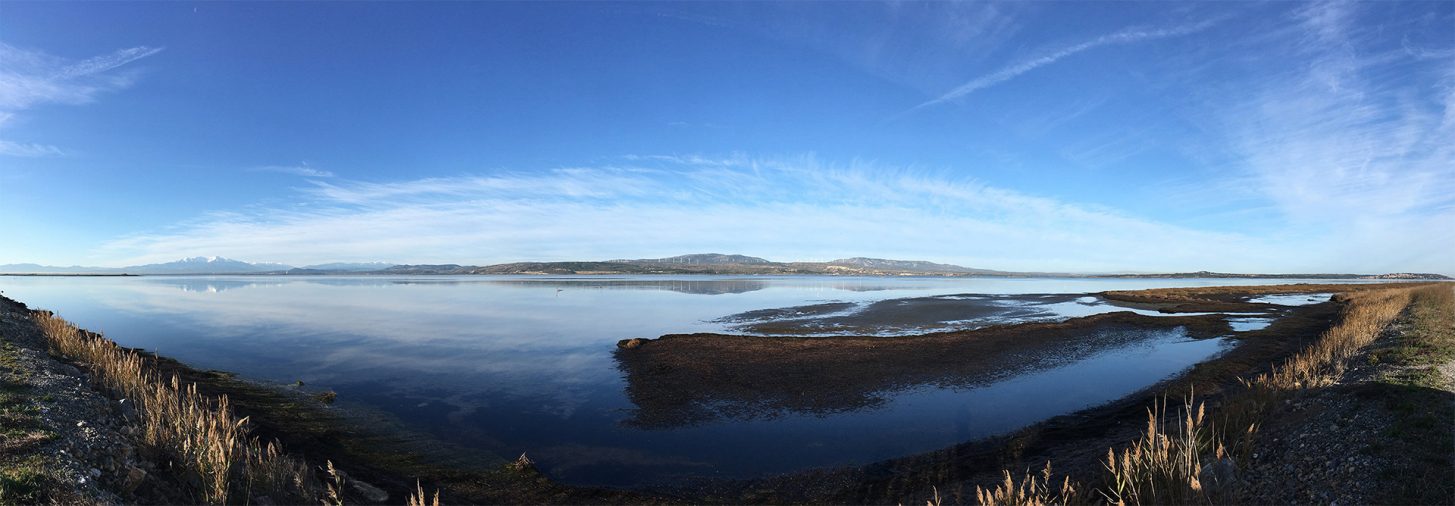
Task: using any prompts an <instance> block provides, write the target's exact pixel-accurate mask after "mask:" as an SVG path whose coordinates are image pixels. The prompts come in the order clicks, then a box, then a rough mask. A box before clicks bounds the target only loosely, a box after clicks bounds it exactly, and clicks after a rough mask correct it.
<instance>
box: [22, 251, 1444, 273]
mask: <svg viewBox="0 0 1455 506" xmlns="http://www.w3.org/2000/svg"><path fill="white" fill-rule="evenodd" d="M0 273H8V274H90V275H101V274H111V275H116V274H135V275H166V274H171V275H199V274H287V275H329V274H395V275H401V274H402V275H440V274H457V275H458V274H554V275H593V274H778V275H792V274H818V275H837V276H983V277H1093V278H1239V279H1242V278H1255V279H1289V278H1299V279H1451V278H1449V277H1447V276H1444V275H1440V274H1422V273H1394V274H1375V275H1366V274H1230V273H1218V272H1208V271H1198V272H1187V273H1172V274H1067V273H1050V272H1008V271H996V270H989V269H974V268H970V267H962V266H959V265H951V264H941V263H934V262H926V261H921V260H889V259H883V258H864V257H854V258H842V259H838V260H833V261H829V262H774V261H772V260H767V259H764V258H759V257H752V256H746V255H724V254H719V253H699V254H693V255H680V256H675V257H667V258H643V259H635V260H608V261H586V262H515V263H506V264H496V265H487V266H483V267H482V266H473V265H458V264H433V265H423V264H422V265H395V264H388V263H382V262H371V263H326V264H316V265H307V266H303V267H293V266H290V265H284V264H276V263H249V262H243V261H239V260H232V259H227V258H222V257H192V258H184V259H181V260H178V261H175V262H167V263H159V264H146V265H136V266H131V267H121V268H105V267H81V266H71V267H53V266H45V265H38V264H10V265H0Z"/></svg>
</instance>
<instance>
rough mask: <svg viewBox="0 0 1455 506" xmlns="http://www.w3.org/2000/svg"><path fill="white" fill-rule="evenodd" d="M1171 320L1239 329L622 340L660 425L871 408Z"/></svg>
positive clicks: (1082, 324) (1213, 318)
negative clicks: (901, 394) (890, 396)
mask: <svg viewBox="0 0 1455 506" xmlns="http://www.w3.org/2000/svg"><path fill="white" fill-rule="evenodd" d="M1171 329H1183V330H1184V331H1185V332H1186V334H1187V335H1188V336H1189V337H1192V338H1195V339H1206V338H1211V337H1217V336H1225V335H1229V334H1231V333H1232V331H1231V328H1230V327H1229V326H1228V324H1227V323H1226V322H1225V321H1223V319H1222V317H1221V316H1217V315H1202V316H1169V317H1154V316H1143V315H1138V314H1134V313H1129V312H1118V313H1107V314H1100V315H1094V316H1088V317H1083V318H1074V319H1070V320H1067V321H1064V322H1055V323H1023V324H1018V325H1005V326H993V327H987V328H982V329H976V330H968V331H956V332H938V333H931V334H922V335H916V336H905V337H876V336H838V337H791V338H784V337H765V336H741V335H728V334H677V335H666V336H662V337H660V338H658V339H637V340H628V341H626V342H623V343H622V344H621V345H620V346H619V348H618V350H617V352H616V359H617V362H618V364H619V368H620V369H621V370H622V372H623V373H624V374H626V378H627V394H628V397H629V398H630V399H631V400H632V402H633V403H634V404H635V405H636V406H637V410H636V412H635V414H634V416H633V417H632V419H630V420H629V422H628V423H630V424H632V425H634V426H638V427H644V428H664V427H677V426H684V425H693V424H697V423H701V422H706V421H711V420H717V419H737V420H742V419H754V418H772V417H774V416H776V415H779V414H783V413H786V412H794V413H808V414H819V415H822V414H828V413H835V412H843V411H851V410H856V409H863V408H869V407H873V406H876V405H879V404H882V403H883V402H884V401H885V398H884V395H883V394H886V393H889V392H893V391H896V390H899V389H903V388H909V387H914V386H918V385H933V386H939V387H955V388H966V387H971V386H976V385H984V384H988V383H991V382H993V381H996V380H999V379H1004V378H1008V377H1011V376H1015V375H1017V374H1020V373H1023V372H1027V371H1031V370H1038V369H1045V368H1049V367H1052V366H1055V365H1059V364H1064V363H1067V362H1070V361H1073V360H1076V359H1078V358H1082V357H1085V356H1087V355H1089V354H1091V353H1094V352H1095V351H1097V350H1100V349H1104V348H1106V347H1110V346H1115V345H1118V344H1125V343H1128V342H1133V341H1136V340H1139V339H1145V338H1148V337H1149V336H1151V335H1155V334H1154V333H1151V332H1148V331H1157V330H1171ZM1008 364H1013V365H1009V366H1008Z"/></svg>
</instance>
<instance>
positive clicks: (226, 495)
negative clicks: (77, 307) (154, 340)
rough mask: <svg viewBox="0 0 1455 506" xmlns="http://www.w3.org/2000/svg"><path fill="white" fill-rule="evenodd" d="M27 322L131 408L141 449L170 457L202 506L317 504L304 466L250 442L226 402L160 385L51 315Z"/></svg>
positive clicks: (123, 352) (123, 353)
mask: <svg viewBox="0 0 1455 506" xmlns="http://www.w3.org/2000/svg"><path fill="white" fill-rule="evenodd" d="M34 319H35V321H36V323H37V324H38V325H39V326H40V328H41V331H42V333H43V334H44V335H45V337H46V341H47V343H48V346H49V347H50V351H51V353H52V354H54V355H57V356H62V357H66V358H68V359H70V360H72V361H73V362H75V363H77V364H80V365H82V366H83V367H85V368H86V369H88V370H89V371H90V372H91V374H92V376H93V378H94V381H95V382H96V383H98V384H99V385H100V386H103V387H105V388H106V389H109V390H111V391H112V393H114V394H115V395H117V396H120V397H124V398H129V399H134V400H136V402H137V414H138V416H139V418H140V426H141V429H142V442H143V443H144V444H145V445H147V446H148V447H150V448H153V449H156V450H158V451H160V452H161V453H164V454H166V455H167V456H169V457H170V458H171V459H172V463H173V465H174V466H176V468H177V469H178V470H179V471H181V472H182V474H183V476H184V480H185V481H186V482H188V483H189V484H190V485H192V486H193V487H194V488H195V489H196V493H197V494H198V496H200V497H199V498H200V500H201V501H202V502H206V503H211V504H223V503H227V502H229V499H230V498H241V499H243V500H244V501H246V500H250V499H251V498H252V497H254V496H255V495H259V494H263V495H268V496H270V497H273V498H274V499H276V500H281V501H287V502H297V501H300V500H307V501H312V500H314V498H317V497H318V496H319V495H318V481H317V479H316V478H315V477H314V476H313V474H312V472H311V471H310V470H309V468H308V466H307V465H306V464H305V463H304V462H303V461H301V460H299V459H297V458H295V457H292V456H289V455H287V454H286V453H284V452H283V451H282V450H281V449H280V448H279V447H278V445H277V444H276V443H273V442H268V443H262V442H260V441H259V440H258V439H257V438H255V437H250V436H249V435H248V427H247V424H248V419H247V418H246V417H242V418H239V417H237V416H236V415H235V414H234V413H233V411H232V408H231V406H230V405H229V403H228V399H227V396H226V395H222V396H217V397H215V398H214V397H211V396H207V395H203V394H201V393H199V392H198V391H197V385H196V384H186V385H183V384H181V382H180V381H179V380H178V378H177V376H175V375H173V376H171V377H170V378H169V379H163V378H162V377H160V376H159V375H158V374H157V373H155V372H154V371H152V370H151V369H150V368H149V367H147V365H146V363H145V359H144V358H143V357H142V356H141V355H140V354H138V353H137V352H135V351H133V350H127V349H123V348H121V347H119V346H117V345H116V343H114V342H112V341H110V340H108V339H105V338H104V337H102V336H100V335H97V334H92V333H90V332H84V331H82V330H80V329H78V328H77V327H76V326H75V325H73V324H71V323H70V322H68V321H66V320H64V319H61V318H59V317H57V316H55V315H53V314H51V313H47V312H37V313H35V315H34Z"/></svg>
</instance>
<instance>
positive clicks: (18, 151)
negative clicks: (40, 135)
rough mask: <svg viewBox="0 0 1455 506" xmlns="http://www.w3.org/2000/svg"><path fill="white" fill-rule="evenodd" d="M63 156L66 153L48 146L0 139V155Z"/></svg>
mask: <svg viewBox="0 0 1455 506" xmlns="http://www.w3.org/2000/svg"><path fill="white" fill-rule="evenodd" d="M64 154H66V152H65V151H63V150H62V149H61V148H58V147H55V146H51V145H48V144H29V143H24V142H11V141H7V140H4V139H0V155H5V156H19V157H25V158H36V157H42V156H61V155H64Z"/></svg>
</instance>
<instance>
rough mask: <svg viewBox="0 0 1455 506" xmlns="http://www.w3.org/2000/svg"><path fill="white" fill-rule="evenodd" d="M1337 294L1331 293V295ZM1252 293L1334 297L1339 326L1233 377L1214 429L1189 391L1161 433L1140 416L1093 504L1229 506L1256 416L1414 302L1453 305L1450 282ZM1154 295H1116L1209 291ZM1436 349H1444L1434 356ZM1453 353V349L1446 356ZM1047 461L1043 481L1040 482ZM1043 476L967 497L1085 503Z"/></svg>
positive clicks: (1318, 382)
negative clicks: (1233, 387) (1257, 370)
mask: <svg viewBox="0 0 1455 506" xmlns="http://www.w3.org/2000/svg"><path fill="white" fill-rule="evenodd" d="M1335 287H1337V288H1338V289H1337V290H1331V289H1330V288H1335ZM1249 291H1250V292H1251V293H1289V292H1316V291H1337V292H1339V294H1338V295H1336V296H1335V299H1336V300H1338V301H1341V302H1344V303H1345V307H1344V309H1343V311H1342V312H1341V314H1340V318H1339V320H1338V322H1337V323H1336V324H1335V325H1334V326H1333V327H1330V328H1329V329H1328V330H1327V331H1325V332H1324V333H1322V334H1321V335H1320V336H1319V337H1318V339H1316V340H1314V342H1313V343H1312V344H1310V345H1309V346H1308V347H1307V348H1305V349H1303V350H1301V351H1299V352H1298V353H1295V354H1294V355H1293V356H1292V357H1290V358H1288V359H1287V360H1285V361H1284V362H1283V363H1281V364H1278V365H1276V366H1274V367H1272V368H1271V370H1270V371H1269V372H1266V373H1263V374H1260V375H1258V376H1255V377H1252V378H1240V379H1239V380H1238V381H1239V383H1240V384H1241V385H1242V388H1241V389H1239V390H1237V391H1235V392H1232V393H1230V394H1228V395H1226V396H1224V399H1223V402H1222V406H1221V411H1222V413H1221V417H1220V420H1222V424H1221V427H1222V428H1223V429H1222V430H1223V431H1221V432H1220V430H1219V428H1218V427H1216V426H1214V424H1213V423H1212V422H1211V420H1212V417H1211V416H1209V415H1208V413H1207V410H1206V407H1205V405H1204V404H1200V403H1199V404H1196V405H1194V402H1193V397H1192V395H1191V394H1189V396H1188V397H1187V400H1186V401H1184V403H1183V404H1182V406H1181V407H1180V409H1179V410H1178V413H1177V414H1176V415H1177V419H1176V422H1175V423H1174V424H1173V425H1172V427H1170V429H1171V430H1169V427H1168V424H1167V421H1166V420H1167V418H1166V416H1165V415H1167V414H1168V412H1167V403H1166V400H1165V399H1163V400H1162V401H1161V403H1160V404H1157V405H1154V406H1153V407H1152V408H1151V409H1149V410H1148V413H1147V426H1146V428H1145V429H1144V430H1143V432H1142V435H1141V437H1140V438H1139V439H1137V440H1136V441H1133V442H1132V443H1131V444H1130V445H1129V446H1127V447H1126V448H1124V449H1123V450H1122V451H1120V452H1118V451H1116V450H1115V449H1108V450H1107V456H1106V458H1105V460H1104V461H1103V468H1104V469H1105V473H1104V476H1103V477H1102V478H1101V486H1100V487H1099V488H1097V489H1096V492H1097V494H1098V495H1099V496H1100V497H1099V498H1097V499H1100V500H1103V501H1105V502H1107V503H1110V504H1218V503H1235V502H1238V501H1239V500H1240V499H1241V498H1240V497H1239V496H1238V492H1239V491H1238V490H1237V480H1236V471H1237V461H1238V460H1241V459H1245V458H1246V457H1247V456H1248V455H1249V454H1251V453H1252V451H1253V449H1254V446H1255V445H1256V438H1255V436H1256V434H1257V431H1258V427H1259V425H1260V424H1261V422H1262V420H1263V419H1264V417H1266V416H1269V414H1270V413H1272V412H1273V410H1274V409H1275V408H1276V406H1278V405H1279V403H1280V402H1281V400H1282V399H1284V398H1286V396H1287V395H1289V394H1290V393H1292V392H1295V391H1298V390H1302V389H1310V388H1320V387H1324V386H1328V385H1331V384H1333V383H1335V382H1337V381H1338V380H1339V378H1340V377H1341V376H1342V375H1343V373H1344V370H1345V365H1346V363H1347V361H1348V360H1349V359H1350V358H1351V357H1353V356H1355V355H1356V354H1357V353H1359V351H1360V350H1361V349H1363V348H1365V347H1367V346H1369V345H1370V344H1371V343H1373V342H1374V341H1375V340H1377V339H1378V338H1379V336H1380V334H1381V333H1382V332H1383V331H1384V329H1385V328H1386V327H1388V326H1389V325H1390V324H1391V323H1392V322H1394V321H1395V319H1396V318H1398V317H1399V316H1400V314H1401V313H1402V312H1403V311H1404V310H1405V309H1406V308H1407V307H1411V303H1412V301H1414V300H1416V298H1419V299H1420V300H1422V301H1428V302H1426V303H1425V305H1427V306H1430V307H1444V308H1447V309H1446V310H1448V308H1449V307H1451V306H1452V305H1455V295H1452V293H1451V287H1450V285H1449V284H1436V285H1430V284H1421V285H1409V286H1398V287H1387V286H1385V287H1370V286H1355V287H1350V286H1347V285H1344V286H1337V285H1336V286H1326V285H1309V286H1296V287H1289V286H1279V287H1252V289H1251V290H1249ZM1154 292H1165V293H1159V294H1157V295H1156V296H1147V295H1143V294H1139V293H1138V292H1126V293H1117V295H1118V296H1120V297H1122V298H1124V299H1128V300H1132V299H1140V298H1147V299H1148V300H1157V299H1160V300H1166V299H1167V298H1173V299H1180V300H1184V301H1199V302H1202V301H1215V300H1217V299H1216V298H1215V295H1216V294H1217V291H1216V289H1211V288H1193V289H1175V290H1156V291H1154ZM1442 351H1443V350H1442ZM1449 353H1451V354H1452V356H1455V346H1452V347H1451V349H1450V350H1449ZM1049 469H1050V463H1049V462H1048V463H1047V470H1046V475H1047V476H1049ZM1047 483H1048V478H1042V479H1041V480H1039V481H1037V480H1036V479H1035V478H1034V477H1032V476H1029V475H1028V476H1027V477H1026V478H1025V479H1023V480H1022V481H1021V482H1020V483H1016V482H1015V481H1014V480H1012V479H1011V475H1010V473H1009V472H1008V471H1006V472H1005V481H1004V482H1002V483H1001V484H1000V485H998V486H997V487H995V488H993V489H991V490H981V489H979V488H977V490H976V492H977V493H976V499H977V501H978V502H979V503H980V504H984V505H1003V504H1016V505H1019V504H1025V505H1033V504H1064V503H1068V502H1090V500H1092V499H1093V498H1087V497H1082V496H1077V495H1076V494H1075V493H1074V490H1076V489H1078V488H1080V487H1079V486H1077V485H1076V484H1075V482H1073V481H1071V480H1069V479H1066V480H1064V481H1063V487H1062V490H1071V491H1073V492H1072V493H1070V494H1069V495H1070V496H1071V497H1072V499H1069V500H1068V499H1067V498H1066V497H1067V495H1068V494H1066V493H1057V492H1053V491H1051V490H1050V489H1048V488H1047V487H1046V484H1047Z"/></svg>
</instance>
